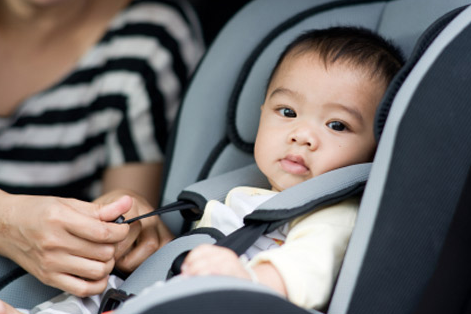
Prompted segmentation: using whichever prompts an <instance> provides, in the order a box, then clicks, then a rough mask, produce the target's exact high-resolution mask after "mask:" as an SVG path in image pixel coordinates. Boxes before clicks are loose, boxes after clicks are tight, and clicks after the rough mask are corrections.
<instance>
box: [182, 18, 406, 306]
mask: <svg viewBox="0 0 471 314" xmlns="http://www.w3.org/2000/svg"><path fill="white" fill-rule="evenodd" d="M402 64H403V58H402V55H401V53H400V52H399V51H398V50H397V48H395V47H394V46H393V45H392V44H391V43H389V42H388V41H386V40H384V39H383V38H381V37H379V36H378V35H376V34H374V33H372V32H370V31H368V30H365V29H360V28H351V27H335V28H329V29H325V30H314V31H310V32H307V33H305V34H303V35H302V36H300V37H299V38H297V39H296V40H295V41H294V42H293V43H291V44H290V45H289V46H288V47H287V49H286V50H285V51H284V53H283V54H282V55H281V57H280V59H279V61H278V63H277V65H276V66H275V68H274V70H273V72H272V75H271V78H270V80H269V84H268V88H267V91H266V96H265V102H264V104H263V105H262V107H261V117H260V124H259V129H258V133H257V137H256V141H255V161H256V163H257V165H258V167H259V168H260V170H261V171H262V173H263V174H264V175H265V176H266V177H267V178H268V181H269V182H270V184H271V186H272V189H271V191H267V190H262V189H255V188H244V187H241V188H236V189H234V190H232V191H231V192H230V193H229V194H228V196H227V199H226V205H227V206H224V205H218V204H217V203H216V204H214V203H212V202H210V203H208V206H207V208H206V209H205V213H204V216H203V219H202V221H201V223H200V224H199V226H206V227H207V226H212V227H215V228H217V229H220V230H221V229H224V228H225V225H231V224H232V223H231V222H230V221H236V220H237V219H239V220H240V221H242V218H243V216H245V215H246V214H249V213H250V212H252V211H253V210H254V209H255V208H256V207H257V206H258V205H259V204H261V203H262V202H264V201H266V200H267V199H268V198H269V197H270V195H274V194H275V193H277V192H280V191H283V190H284V189H287V188H289V187H292V186H294V185H296V184H298V183H301V182H303V181H306V180H308V179H310V178H313V177H315V176H318V175H320V174H322V173H325V172H327V171H330V170H333V169H336V168H340V167H344V166H348V165H352V164H357V163H363V162H368V161H371V160H372V159H373V156H374V153H375V149H376V142H375V138H374V134H373V121H374V117H375V112H376V108H377V106H378V104H379V102H380V101H381V98H382V96H383V94H384V92H385V90H386V88H387V86H388V84H389V82H390V81H391V80H392V78H393V76H394V75H395V74H396V73H397V71H398V70H399V69H400V68H401V66H402ZM358 202H359V200H358V199H357V198H354V199H349V200H346V201H343V202H341V203H339V204H336V205H334V206H330V207H326V208H324V209H322V210H320V211H318V212H316V213H314V214H310V215H307V216H305V217H302V218H300V219H296V220H295V221H293V222H291V223H290V224H287V225H285V226H284V227H282V228H280V229H279V230H277V231H276V232H274V233H273V234H269V235H267V236H265V237H264V238H265V239H263V241H262V239H260V241H258V244H257V243H255V245H254V246H253V247H252V248H250V249H249V250H248V251H247V254H246V255H248V258H249V259H250V262H249V264H248V265H244V263H242V262H241V261H240V260H239V259H238V257H237V256H236V255H235V254H234V252H232V251H231V250H229V249H225V248H222V247H218V246H214V245H204V246H200V247H198V248H196V249H194V250H193V251H191V252H190V254H189V255H188V256H187V258H186V260H185V261H184V263H183V266H182V274H183V275H188V276H194V275H209V274H211V275H228V276H235V277H240V278H246V279H253V280H256V281H257V282H259V283H261V284H264V285H267V286H269V287H271V288H273V289H274V290H276V291H278V292H279V293H281V294H282V295H284V296H286V297H287V298H288V299H289V300H290V301H292V302H293V303H295V304H297V305H299V306H302V307H305V308H316V309H320V308H323V307H325V305H326V304H327V302H328V300H329V298H330V295H331V291H332V288H333V285H334V282H335V280H336V277H337V274H338V271H339V268H340V265H341V263H342V260H343V256H344V254H345V250H346V247H347V244H348V241H349V238H350V234H351V232H352V229H353V226H354V222H355V218H356V213H357V209H358ZM224 207H226V210H224ZM228 207H229V209H228ZM234 207H237V208H236V210H234ZM231 209H232V210H231ZM241 212H242V213H243V214H240V213H241ZM235 213H239V215H238V216H239V217H238V218H237V217H235V216H236V214H235ZM231 217H233V218H231ZM270 240H271V241H270ZM280 243H281V244H282V245H280Z"/></svg>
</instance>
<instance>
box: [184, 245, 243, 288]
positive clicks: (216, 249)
mask: <svg viewBox="0 0 471 314" xmlns="http://www.w3.org/2000/svg"><path fill="white" fill-rule="evenodd" d="M181 273H182V275H183V276H205V275H222V276H232V277H237V278H242V279H248V280H250V279H251V277H250V274H249V273H248V272H247V270H246V269H245V267H244V265H243V264H242V262H241V261H240V260H239V258H238V256H237V255H236V254H235V253H234V252H233V251H232V250H230V249H227V248H224V247H220V246H216V245H210V244H203V245H200V246H198V247H196V248H195V249H193V250H192V251H191V252H190V253H189V254H188V256H187V257H186V258H185V261H184V262H183V265H182V267H181Z"/></svg>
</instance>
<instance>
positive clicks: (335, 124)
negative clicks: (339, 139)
mask: <svg viewBox="0 0 471 314" xmlns="http://www.w3.org/2000/svg"><path fill="white" fill-rule="evenodd" d="M327 126H328V127H329V128H331V129H332V130H334V131H339V132H341V131H345V130H346V129H347V126H346V125H345V124H343V123H342V122H340V121H332V122H329V123H327Z"/></svg>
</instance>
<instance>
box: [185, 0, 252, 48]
mask: <svg viewBox="0 0 471 314" xmlns="http://www.w3.org/2000/svg"><path fill="white" fill-rule="evenodd" d="M189 2H190V3H191V4H192V5H193V7H194V8H195V10H196V13H197V14H198V17H199V19H200V23H201V27H202V29H203V35H204V38H205V42H206V44H207V45H209V44H210V43H211V42H212V41H213V40H214V38H215V37H216V35H217V34H218V32H219V31H220V30H221V28H222V27H223V26H224V24H226V22H227V21H228V20H229V19H230V18H231V17H232V16H233V15H234V14H235V13H236V12H237V11H238V10H239V9H240V8H242V6H244V5H245V4H246V3H248V2H250V0H189Z"/></svg>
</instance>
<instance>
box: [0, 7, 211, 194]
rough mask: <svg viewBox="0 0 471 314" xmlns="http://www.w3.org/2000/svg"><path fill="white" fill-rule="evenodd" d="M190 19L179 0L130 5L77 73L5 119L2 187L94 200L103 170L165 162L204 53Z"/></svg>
mask: <svg viewBox="0 0 471 314" xmlns="http://www.w3.org/2000/svg"><path fill="white" fill-rule="evenodd" d="M194 19H195V16H194V13H193V12H192V11H189V10H188V8H187V7H184V6H177V2H176V1H166V0H137V1H133V2H131V4H130V5H129V6H128V7H127V8H126V9H125V10H124V11H122V12H121V13H120V14H119V15H118V16H116V17H115V18H114V19H113V21H112V22H111V24H110V26H109V29H108V30H107V32H106V34H105V35H104V37H103V38H102V39H101V40H100V42H99V43H98V44H97V45H96V46H94V47H93V48H92V49H90V50H89V51H88V53H87V54H86V55H84V56H83V57H82V59H81V60H80V61H79V62H78V64H77V66H76V68H75V70H74V71H73V72H72V73H70V74H69V75H68V76H67V77H65V78H64V79H63V80H62V81H61V82H60V83H58V84H56V85H54V86H52V87H51V88H49V89H47V90H46V91H44V92H42V93H40V94H37V95H35V96H33V97H31V98H30V99H28V100H26V101H24V102H23V103H22V104H21V105H20V106H19V107H18V108H17V110H16V112H14V113H13V114H12V115H11V116H9V117H0V189H2V190H4V191H6V192H10V193H21V194H41V195H55V196H63V197H75V198H79V199H83V200H91V199H93V198H95V197H97V196H98V195H99V193H100V188H101V185H100V179H101V177H102V174H103V171H104V170H105V169H106V168H108V167H113V166H119V165H122V164H124V163H129V162H154V161H161V160H162V158H163V148H164V147H165V141H166V138H167V131H168V128H169V123H171V121H172V120H173V118H174V116H175V114H176V110H177V106H178V103H179V97H180V95H181V91H182V88H183V86H184V85H185V83H186V80H187V78H188V76H189V74H190V73H191V71H192V70H193V69H194V67H195V65H196V63H197V62H198V60H199V58H200V56H201V54H202V50H203V44H202V39H201V36H200V33H199V29H197V28H196V27H195V26H193V25H195V24H194V23H195V20H194ZM0 101H1V100H0Z"/></svg>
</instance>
